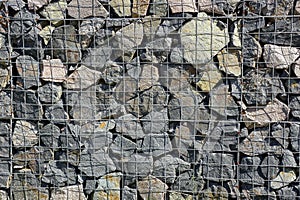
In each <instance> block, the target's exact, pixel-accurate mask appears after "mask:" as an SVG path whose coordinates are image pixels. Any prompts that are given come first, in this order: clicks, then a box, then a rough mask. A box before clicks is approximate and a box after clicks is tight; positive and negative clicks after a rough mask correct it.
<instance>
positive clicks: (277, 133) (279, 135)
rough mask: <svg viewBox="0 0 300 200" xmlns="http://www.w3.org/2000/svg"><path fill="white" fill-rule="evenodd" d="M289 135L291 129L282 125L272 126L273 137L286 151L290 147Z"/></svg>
mask: <svg viewBox="0 0 300 200" xmlns="http://www.w3.org/2000/svg"><path fill="white" fill-rule="evenodd" d="M283 125H285V124H283ZM289 134H290V129H289V128H288V127H286V126H284V127H282V126H281V125H280V124H277V125H273V126H272V132H271V135H272V136H273V138H274V139H275V140H276V141H277V142H279V143H280V144H281V146H282V147H283V148H285V149H287V148H288V146H289Z"/></svg>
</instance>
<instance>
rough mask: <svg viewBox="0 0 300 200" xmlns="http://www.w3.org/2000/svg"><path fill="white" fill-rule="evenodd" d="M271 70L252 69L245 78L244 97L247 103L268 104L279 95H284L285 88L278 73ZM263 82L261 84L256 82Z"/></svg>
mask: <svg viewBox="0 0 300 200" xmlns="http://www.w3.org/2000/svg"><path fill="white" fill-rule="evenodd" d="M271 73H272V72H270V71H257V70H251V71H249V72H248V73H247V74H245V78H244V79H243V86H244V87H243V93H244V94H243V97H244V99H245V101H246V104H247V105H253V106H254V105H266V104H267V103H269V102H270V101H273V100H274V99H275V97H276V96H277V95H284V94H285V88H284V85H283V83H282V82H281V80H280V78H279V77H278V75H277V74H273V73H272V74H271ZM256 83H261V84H256Z"/></svg>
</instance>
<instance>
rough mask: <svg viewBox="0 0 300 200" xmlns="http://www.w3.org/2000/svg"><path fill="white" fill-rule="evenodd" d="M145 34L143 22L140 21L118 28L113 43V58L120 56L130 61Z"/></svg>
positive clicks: (112, 39)
mask: <svg viewBox="0 0 300 200" xmlns="http://www.w3.org/2000/svg"><path fill="white" fill-rule="evenodd" d="M143 36H144V29H143V24H142V22H140V21H137V22H133V23H131V24H129V25H128V26H125V27H123V28H121V29H120V30H118V31H117V32H116V34H115V36H114V37H113V38H111V45H112V47H113V49H114V51H113V53H112V60H116V59H118V58H120V59H121V60H123V61H127V62H128V61H129V60H131V59H132V58H133V56H134V53H135V52H136V49H137V47H138V46H139V45H140V44H141V43H142V41H143Z"/></svg>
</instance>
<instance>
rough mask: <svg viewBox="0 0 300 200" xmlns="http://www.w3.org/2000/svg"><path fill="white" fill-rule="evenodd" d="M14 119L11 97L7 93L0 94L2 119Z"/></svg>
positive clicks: (0, 115) (0, 114)
mask: <svg viewBox="0 0 300 200" xmlns="http://www.w3.org/2000/svg"><path fill="white" fill-rule="evenodd" d="M12 117H13V107H12V105H11V97H10V96H8V94H7V93H6V92H3V91H1V92H0V119H11V118H12Z"/></svg>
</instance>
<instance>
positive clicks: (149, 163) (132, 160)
mask: <svg viewBox="0 0 300 200" xmlns="http://www.w3.org/2000/svg"><path fill="white" fill-rule="evenodd" d="M120 162H122V163H123V166H124V168H123V170H124V172H125V174H126V175H128V176H134V177H135V178H139V177H141V178H144V177H146V176H148V175H149V174H150V173H152V171H153V158H152V156H145V155H139V154H133V155H131V156H130V157H125V158H122V160H120Z"/></svg>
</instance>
